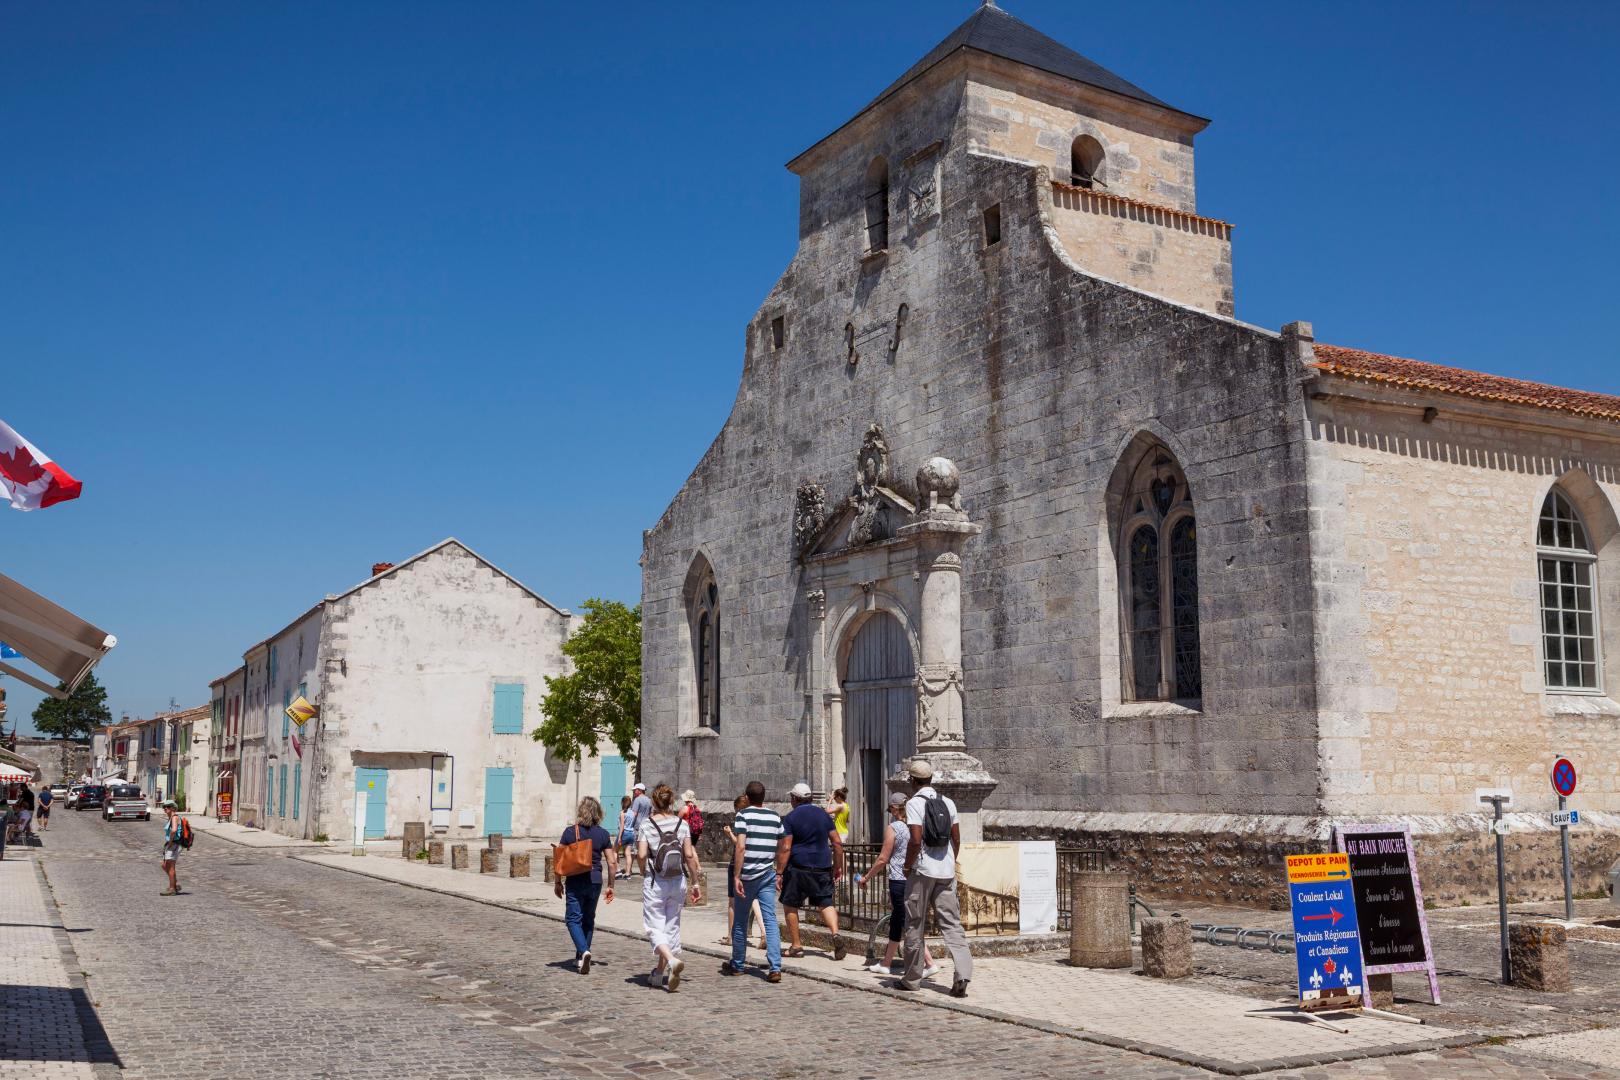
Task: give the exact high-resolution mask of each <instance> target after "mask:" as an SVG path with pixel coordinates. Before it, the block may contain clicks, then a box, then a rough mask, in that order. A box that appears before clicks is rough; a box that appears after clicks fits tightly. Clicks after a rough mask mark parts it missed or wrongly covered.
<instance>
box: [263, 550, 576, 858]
mask: <svg viewBox="0 0 1620 1080" xmlns="http://www.w3.org/2000/svg"><path fill="white" fill-rule="evenodd" d="M570 622H571V616H570V614H569V612H567V611H564V610H563V609H561V608H559V607H557V606H556V605H554V604H552V603H550V602H549V601H547V600H546V599H545V598H543V597H542V596H540V595H539V594H538V593H536V592H534V591H533V590H532V589H530V588H528V587H527V586H525V585H524V584H522V583H521V582H519V581H518V580H516V579H515V578H513V577H512V576H511V575H509V574H507V573H506V572H505V571H503V570H501V569H499V568H497V567H496V566H494V565H493V564H491V563H489V562H487V561H486V560H484V559H483V558H481V557H480V556H478V555H477V554H475V553H474V552H473V551H471V550H470V549H469V548H467V547H466V546H465V545H464V544H462V543H460V542H459V541H456V540H454V539H448V540H445V541H443V542H441V543H439V544H436V545H434V546H433V547H431V548H429V549H428V550H426V551H424V552H422V553H421V554H419V555H415V556H413V557H411V558H409V559H407V560H405V561H404V562H401V563H399V564H398V565H393V564H389V563H378V564H376V565H374V566H373V567H372V574H371V576H370V577H369V578H367V579H366V580H365V581H363V582H361V583H360V584H358V585H356V586H354V587H353V588H352V589H349V590H348V591H347V592H344V593H341V594H338V595H335V596H328V597H326V598H325V599H324V600H321V601H320V602H319V603H317V604H315V605H314V606H313V607H311V608H310V609H309V610H307V611H306V612H304V614H302V615H300V616H299V617H298V618H297V619H295V620H293V622H291V623H290V624H288V625H287V626H286V627H285V628H283V629H282V630H280V631H279V632H277V633H276V634H273V635H271V636H270V637H269V638H266V639H265V640H264V641H262V642H260V643H258V644H257V645H255V646H253V648H251V649H249V650H248V652H247V653H245V654H244V659H246V660H249V661H250V662H249V663H248V665H247V672H248V681H249V684H250V685H248V686H247V687H246V697H245V700H246V702H247V708H248V709H249V710H250V713H251V712H256V713H257V715H249V716H247V717H245V725H246V729H247V730H250V731H253V732H255V733H257V732H261V731H262V732H263V737H262V739H263V742H262V750H257V748H256V751H257V752H255V753H254V754H253V755H252V757H251V761H250V757H249V755H248V754H247V753H244V755H243V759H242V769H243V776H242V782H243V786H244V788H245V790H247V791H249V792H251V793H253V797H252V799H251V804H252V810H253V813H252V815H251V817H252V823H254V824H257V825H258V826H260V827H261V828H267V829H270V830H272V831H275V832H279V833H284V834H286V835H289V836H296V837H302V838H306V839H317V838H321V837H326V838H330V839H332V840H341V839H346V838H348V837H350V836H352V835H353V830H354V821H355V806H356V798H355V795H356V792H357V791H364V792H366V795H367V800H366V802H367V809H366V815H365V831H366V835H367V837H369V838H374V839H375V838H381V837H392V836H399V835H401V834H402V833H403V831H404V825H405V823H406V822H412V821H421V822H427V823H429V835H430V836H432V835H438V836H441V837H444V838H446V839H451V840H469V841H470V840H476V839H477V838H479V837H482V836H485V835H487V834H488V833H491V832H499V833H503V834H506V835H513V836H551V835H552V834H554V833H559V832H561V830H562V829H563V828H564V827H565V826H566V825H567V824H568V822H569V820H570V819H571V815H572V812H573V808H574V805H575V803H576V802H577V801H578V799H579V797H580V795H582V794H592V795H594V794H598V792H599V790H600V788H601V782H602V777H601V764H600V761H599V759H597V758H589V757H587V758H586V760H585V762H584V763H583V765H582V766H570V765H568V764H566V763H564V762H562V761H559V760H557V759H556V758H554V757H552V756H551V755H550V754H548V753H547V752H546V749H545V747H543V746H542V745H541V744H540V743H538V742H535V741H534V740H533V739H532V738H530V736H529V733H530V732H531V731H532V730H534V728H536V727H537V726H539V722H540V712H539V705H540V701H541V699H542V698H543V697H544V695H545V689H546V686H545V677H546V676H548V675H550V676H556V675H560V674H562V673H563V672H564V671H565V670H566V668H565V661H564V658H563V655H562V644H563V642H564V641H565V640H566V639H567V637H568V633H569V629H570ZM252 661H258V662H257V663H254V662H252ZM298 697H303V698H305V699H307V700H308V701H310V702H311V703H313V704H314V705H315V706H316V707H317V708H318V709H319V714H318V715H317V716H316V717H315V719H313V720H310V721H309V722H307V723H306V724H304V725H303V726H302V727H300V726H299V725H298V724H296V723H294V722H293V720H292V719H291V718H290V717H289V716H288V715H287V712H286V707H287V705H288V704H290V703H291V702H292V701H293V700H294V699H296V698H298ZM250 770H251V772H252V774H253V775H248V773H249V771H250ZM247 802H248V800H244V805H246V804H247Z"/></svg>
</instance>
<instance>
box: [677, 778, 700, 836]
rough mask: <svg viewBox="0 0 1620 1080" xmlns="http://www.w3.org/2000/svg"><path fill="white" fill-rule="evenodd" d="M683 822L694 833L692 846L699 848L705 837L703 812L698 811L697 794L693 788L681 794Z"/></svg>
mask: <svg viewBox="0 0 1620 1080" xmlns="http://www.w3.org/2000/svg"><path fill="white" fill-rule="evenodd" d="M681 820H682V821H684V822H686V827H687V829H689V830H690V831H691V833H692V846H693V847H697V845H698V838H699V837H700V836H702V835H703V811H702V810H699V809H698V804H697V792H695V791H693V790H692V789H691V788H687V789H686V790H685V791H683V792H681Z"/></svg>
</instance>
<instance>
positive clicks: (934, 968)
mask: <svg viewBox="0 0 1620 1080" xmlns="http://www.w3.org/2000/svg"><path fill="white" fill-rule="evenodd" d="M944 970H945V969H944V967H942V966H941V965H939V964H936V963H933V962H932V961H930V962H929V964H928V966H927V967H925V968H923V973H922V977H923V978H925V979H932V978H933V977H934V976H935V975H938V974H939V973H940V972H942V971H944Z"/></svg>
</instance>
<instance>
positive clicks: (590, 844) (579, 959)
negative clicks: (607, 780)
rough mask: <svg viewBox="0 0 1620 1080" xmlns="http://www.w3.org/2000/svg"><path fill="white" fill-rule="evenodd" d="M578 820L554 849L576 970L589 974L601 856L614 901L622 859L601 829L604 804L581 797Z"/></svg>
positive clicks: (610, 899) (554, 866)
mask: <svg viewBox="0 0 1620 1080" xmlns="http://www.w3.org/2000/svg"><path fill="white" fill-rule="evenodd" d="M574 816H575V823H574V824H573V825H570V826H568V828H566V829H564V830H563V834H562V838H561V839H562V842H561V843H559V844H557V845H556V847H555V848H554V849H553V852H554V853H553V855H552V860H551V862H552V872H553V875H554V876H555V878H556V886H555V892H556V894H557V896H558V897H563V898H566V900H567V908H566V921H567V923H568V936H569V937H571V938H573V939H574V969H575V970H576V971H578V972H579V973H580V974H581V975H588V974H590V970H591V936H592V935H593V934H594V933H595V932H596V901H597V899H598V898H599V897H600V896H601V895H602V893H603V891H604V890H603V888H602V858H603V856H604V855H606V856H607V889H606V892H607V902H608V903H610V904H611V903H613V879H614V877H615V875H616V874H617V873H618V869H619V860H618V858H617V856H615V854H614V852H613V837H611V836H609V835H608V832H607V830H606V829H604V828H602V804H601V803H599V802H597V801H596V800H595V799H593V798H591V797H590V796H589V795H587V796H585V797H584V798H583V799H581V800H579V807H578V809H577V810H576V811H575V815H574Z"/></svg>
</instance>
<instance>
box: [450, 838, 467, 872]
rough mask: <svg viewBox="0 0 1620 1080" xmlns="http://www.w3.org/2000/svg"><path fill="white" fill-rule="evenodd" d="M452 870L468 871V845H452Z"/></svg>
mask: <svg viewBox="0 0 1620 1080" xmlns="http://www.w3.org/2000/svg"><path fill="white" fill-rule="evenodd" d="M450 869H452V870H465V869H467V845H466V844H452V845H451V846H450Z"/></svg>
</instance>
